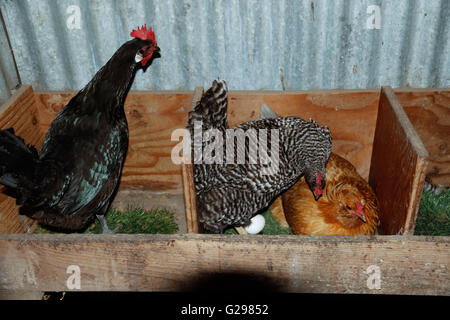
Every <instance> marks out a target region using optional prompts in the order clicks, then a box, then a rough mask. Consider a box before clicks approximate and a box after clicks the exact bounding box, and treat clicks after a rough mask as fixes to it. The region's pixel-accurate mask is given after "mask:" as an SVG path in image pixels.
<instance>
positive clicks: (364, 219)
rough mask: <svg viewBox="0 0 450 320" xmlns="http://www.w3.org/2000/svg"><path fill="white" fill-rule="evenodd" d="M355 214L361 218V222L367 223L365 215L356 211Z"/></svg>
mask: <svg viewBox="0 0 450 320" xmlns="http://www.w3.org/2000/svg"><path fill="white" fill-rule="evenodd" d="M356 215H357V216H358V218H360V219H361V220H362V222H364V223H367V220H366V215H365V214H364V213H356Z"/></svg>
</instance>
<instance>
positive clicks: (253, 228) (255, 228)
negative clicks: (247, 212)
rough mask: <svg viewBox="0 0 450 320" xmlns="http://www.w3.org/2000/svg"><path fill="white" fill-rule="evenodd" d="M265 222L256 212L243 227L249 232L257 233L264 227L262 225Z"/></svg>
mask: <svg viewBox="0 0 450 320" xmlns="http://www.w3.org/2000/svg"><path fill="white" fill-rule="evenodd" d="M265 224H266V219H264V217H263V216H262V215H260V214H257V215H256V216H254V217H253V218H251V219H250V224H249V225H248V226H246V227H245V231H247V232H248V233H249V234H257V233H259V232H261V230H262V229H264V225H265Z"/></svg>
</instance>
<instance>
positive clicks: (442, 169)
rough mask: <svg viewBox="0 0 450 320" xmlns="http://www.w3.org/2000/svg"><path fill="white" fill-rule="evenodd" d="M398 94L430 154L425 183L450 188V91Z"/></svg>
mask: <svg viewBox="0 0 450 320" xmlns="http://www.w3.org/2000/svg"><path fill="white" fill-rule="evenodd" d="M395 93H396V95H397V97H398V99H399V101H400V103H401V104H402V106H403V108H404V109H405V111H406V114H407V115H408V118H409V119H410V120H411V123H412V124H413V126H414V128H415V129H416V131H417V133H418V134H419V136H420V138H421V140H422V141H423V143H424V145H425V148H426V149H427V151H428V152H429V154H430V157H429V165H428V168H427V171H426V180H427V181H428V182H430V183H432V184H434V185H440V186H447V187H450V89H448V88H447V89H433V90H431V89H427V90H426V91H424V90H413V91H409V92H402V91H397V90H395Z"/></svg>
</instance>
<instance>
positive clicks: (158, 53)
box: [152, 46, 161, 58]
mask: <svg viewBox="0 0 450 320" xmlns="http://www.w3.org/2000/svg"><path fill="white" fill-rule="evenodd" d="M152 57H153V58H161V49H160V48H159V47H158V46H156V47H155V50H153V56H152Z"/></svg>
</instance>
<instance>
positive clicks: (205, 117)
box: [188, 80, 228, 130]
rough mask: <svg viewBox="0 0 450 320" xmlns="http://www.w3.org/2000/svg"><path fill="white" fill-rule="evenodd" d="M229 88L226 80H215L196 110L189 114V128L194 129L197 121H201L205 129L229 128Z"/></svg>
mask: <svg viewBox="0 0 450 320" xmlns="http://www.w3.org/2000/svg"><path fill="white" fill-rule="evenodd" d="M227 103H228V88H227V83H226V82H225V80H214V82H213V84H212V87H211V88H209V89H208V91H206V92H205V93H204V94H203V96H202V99H201V100H200V102H199V103H198V104H197V105H196V106H195V108H194V110H193V111H191V112H189V119H188V127H191V128H193V126H194V122H195V121H201V122H202V127H203V129H209V128H217V129H222V130H225V129H227V128H228V121H227Z"/></svg>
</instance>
